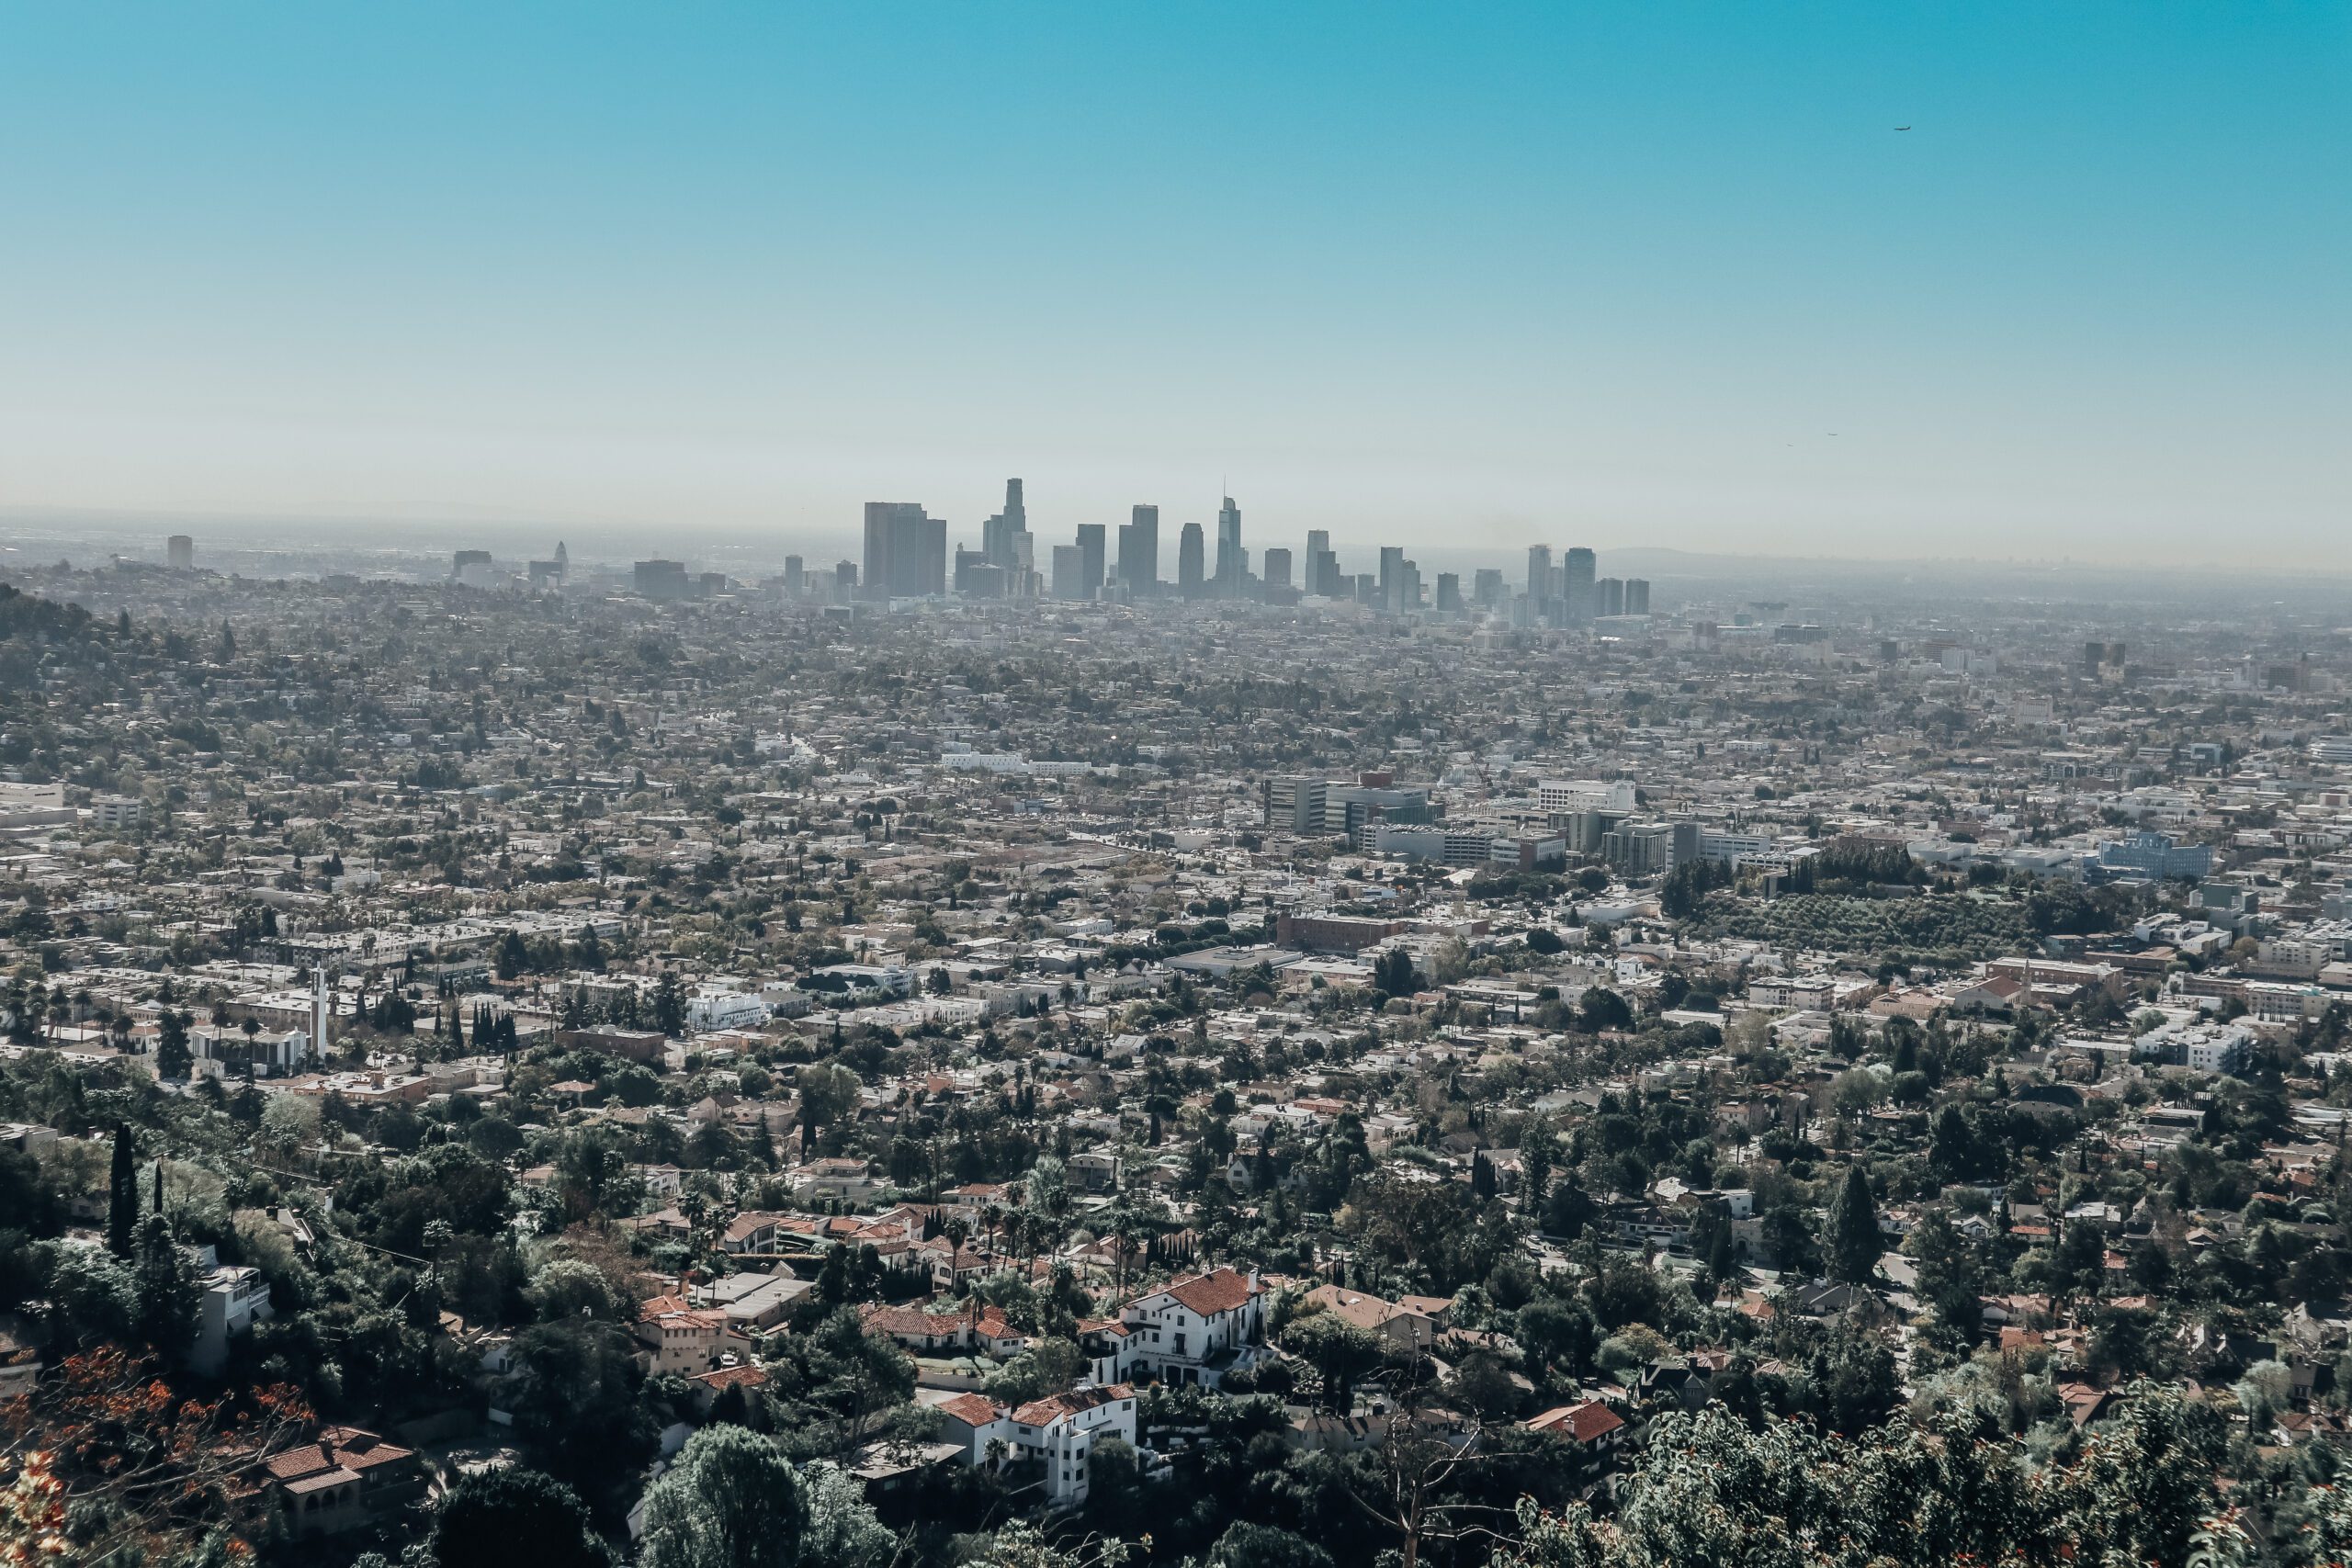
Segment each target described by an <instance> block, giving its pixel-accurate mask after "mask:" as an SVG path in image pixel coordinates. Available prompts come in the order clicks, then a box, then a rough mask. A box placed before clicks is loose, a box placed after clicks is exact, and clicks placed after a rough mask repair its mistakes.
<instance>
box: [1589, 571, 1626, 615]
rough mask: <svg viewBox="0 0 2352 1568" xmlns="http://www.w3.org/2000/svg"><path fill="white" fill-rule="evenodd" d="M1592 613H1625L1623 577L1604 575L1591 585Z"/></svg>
mask: <svg viewBox="0 0 2352 1568" xmlns="http://www.w3.org/2000/svg"><path fill="white" fill-rule="evenodd" d="M1592 613H1593V614H1594V615H1623V614H1624V613H1625V582H1624V580H1623V578H1617V577H1604V578H1602V579H1601V580H1600V581H1598V582H1596V583H1594V584H1593V585H1592Z"/></svg>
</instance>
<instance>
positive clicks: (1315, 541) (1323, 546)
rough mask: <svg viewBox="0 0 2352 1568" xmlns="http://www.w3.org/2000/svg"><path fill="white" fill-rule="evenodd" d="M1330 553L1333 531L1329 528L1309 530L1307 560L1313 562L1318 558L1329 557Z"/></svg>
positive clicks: (1307, 532)
mask: <svg viewBox="0 0 2352 1568" xmlns="http://www.w3.org/2000/svg"><path fill="white" fill-rule="evenodd" d="M1330 553H1331V530H1330V529H1329V528H1309V529H1308V530H1307V531H1306V558H1307V559H1308V560H1313V559H1314V558H1316V557H1317V556H1322V555H1329V554H1330Z"/></svg>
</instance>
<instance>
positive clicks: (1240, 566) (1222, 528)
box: [1216, 495, 1250, 594]
mask: <svg viewBox="0 0 2352 1568" xmlns="http://www.w3.org/2000/svg"><path fill="white" fill-rule="evenodd" d="M1249 575H1250V558H1249V557H1247V556H1245V555H1243V554H1242V553H1241V508H1239V507H1238V506H1236V505H1234V504H1233V497H1231V496H1229V495H1228V496H1227V497H1226V498H1225V504H1224V505H1223V506H1221V507H1219V508H1218V509H1217V513H1216V585H1217V590H1218V592H1223V593H1228V594H1229V593H1232V592H1236V591H1238V589H1239V588H1240V586H1241V580H1242V579H1243V578H1245V577H1247V576H1249Z"/></svg>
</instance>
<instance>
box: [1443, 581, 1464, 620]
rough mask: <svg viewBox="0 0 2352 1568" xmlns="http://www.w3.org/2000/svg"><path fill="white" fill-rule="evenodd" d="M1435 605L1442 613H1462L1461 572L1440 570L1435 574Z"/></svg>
mask: <svg viewBox="0 0 2352 1568" xmlns="http://www.w3.org/2000/svg"><path fill="white" fill-rule="evenodd" d="M1437 607H1438V610H1439V613H1440V614H1442V615H1459V614H1461V613H1462V574H1461V573H1460V572H1454V571H1441V572H1439V573H1438V574H1437Z"/></svg>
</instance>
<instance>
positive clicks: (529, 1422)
mask: <svg viewBox="0 0 2352 1568" xmlns="http://www.w3.org/2000/svg"><path fill="white" fill-rule="evenodd" d="M514 1362H515V1364H514V1370H513V1371H510V1372H508V1373H507V1375H506V1379H505V1382H504V1385H503V1389H502V1390H501V1397H500V1400H499V1403H500V1404H503V1405H504V1407H505V1408H506V1409H508V1410H510V1411H512V1412H513V1413H514V1416H515V1435H516V1436H517V1437H519V1438H521V1439H522V1441H523V1445H524V1448H525V1450H526V1452H528V1453H529V1454H531V1455H532V1456H533V1458H534V1459H535V1460H536V1461H537V1463H538V1464H539V1465H540V1466H541V1468H543V1469H545V1470H546V1471H547V1472H548V1473H549V1474H551V1475H553V1476H555V1477H556V1479H558V1480H559V1481H562V1482H564V1483H567V1484H569V1485H571V1486H573V1487H576V1488H577V1489H579V1491H580V1492H581V1494H582V1495H583V1496H586V1497H589V1498H604V1497H606V1496H608V1495H611V1493H612V1492H613V1491H614V1490H615V1489H616V1488H617V1486H618V1485H619V1484H620V1483H621V1482H622V1480H623V1479H624V1478H625V1477H627V1476H629V1475H631V1474H634V1473H635V1472H636V1471H637V1468H638V1467H639V1465H641V1464H643V1463H644V1462H645V1461H647V1460H648V1459H650V1458H651V1457H652V1453H653V1449H654V1445H655V1441H656V1439H657V1438H658V1437H659V1428H658V1427H657V1425H656V1423H655V1421H654V1418H653V1416H652V1415H651V1414H650V1412H649V1411H648V1410H647V1409H646V1407H645V1404H644V1403H643V1402H642V1401H640V1400H639V1398H638V1389H639V1384H640V1383H641V1382H643V1381H644V1378H643V1374H642V1373H641V1372H640V1371H639V1369H638V1363H637V1342H636V1341H635V1340H634V1339H632V1338H630V1337H628V1335H627V1334H625V1333H623V1332H622V1331H621V1330H620V1329H618V1328H616V1327H615V1326H614V1325H611V1324H609V1323H598V1322H594V1321H593V1320H590V1319H585V1318H574V1319H571V1320H568V1321H565V1322H562V1323H549V1324H542V1325H539V1326H538V1327H536V1328H527V1329H525V1330H524V1331H523V1332H522V1333H521V1334H519V1335H517V1336H515V1352H514Z"/></svg>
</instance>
